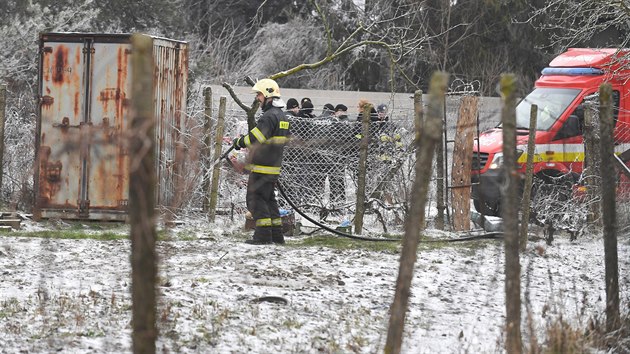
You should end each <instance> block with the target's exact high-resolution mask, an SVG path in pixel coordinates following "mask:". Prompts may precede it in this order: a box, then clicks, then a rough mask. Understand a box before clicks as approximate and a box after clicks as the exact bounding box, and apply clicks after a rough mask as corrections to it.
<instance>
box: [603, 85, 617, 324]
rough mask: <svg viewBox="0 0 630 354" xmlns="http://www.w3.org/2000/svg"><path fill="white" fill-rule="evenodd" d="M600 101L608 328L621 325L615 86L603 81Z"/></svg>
mask: <svg viewBox="0 0 630 354" xmlns="http://www.w3.org/2000/svg"><path fill="white" fill-rule="evenodd" d="M599 100H600V101H599V102H600V112H601V113H600V120H601V125H600V129H601V132H600V139H601V151H600V158H601V163H602V164H601V168H600V169H599V171H600V173H601V178H602V218H603V221H604V259H605V262H606V331H608V332H612V331H614V330H616V329H617V328H619V325H620V317H619V267H618V262H617V215H616V210H615V194H616V188H617V181H616V176H617V171H615V167H614V161H613V158H614V156H613V154H614V153H615V151H614V141H613V129H614V122H613V113H612V86H611V85H610V84H602V85H601V86H600V88H599Z"/></svg>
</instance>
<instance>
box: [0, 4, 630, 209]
mask: <svg viewBox="0 0 630 354" xmlns="http://www.w3.org/2000/svg"><path fill="white" fill-rule="evenodd" d="M629 19H630V10H629V4H628V2H627V1H625V0H622V1H572V0H553V1H541V0H534V1H524V0H469V1H457V0H426V1H417V0H364V1H360V0H319V1H315V0H264V1H263V0H258V1H252V0H140V1H132V2H131V1H126V0H103V1H94V0H79V1H76V0H72V1H71V0H28V1H23V0H0V33H1V34H2V36H0V84H5V85H6V86H7V108H6V110H7V114H6V126H7V128H6V129H7V131H5V143H6V146H7V150H6V152H5V161H4V163H5V165H7V164H9V165H10V166H8V167H5V171H6V169H7V168H8V169H9V170H11V171H23V172H21V173H23V175H19V173H18V174H17V175H15V174H14V175H12V176H11V179H12V180H11V181H6V182H5V183H4V184H5V186H3V190H2V199H4V200H6V199H11V200H12V204H13V205H14V206H15V207H17V208H23V209H29V205H20V204H21V203H26V204H28V202H27V201H30V200H31V198H25V196H27V195H30V189H31V186H30V184H31V183H30V181H31V172H30V171H31V164H32V161H33V158H32V156H31V155H32V146H34V136H33V135H34V134H33V129H34V127H35V122H36V107H37V99H36V98H37V62H38V34H39V33H42V32H98V33H132V32H143V33H147V34H151V35H157V36H163V37H167V38H173V39H178V40H184V41H187V42H189V44H190V46H189V48H190V52H189V85H191V87H196V88H199V87H202V86H204V85H210V84H221V83H223V82H227V83H230V84H232V85H243V84H245V83H244V80H243V79H244V77H245V76H251V77H252V78H254V79H257V78H263V77H268V76H270V75H272V74H276V73H280V72H283V71H285V70H289V69H292V68H294V69H295V68H297V70H291V71H289V72H287V75H286V76H283V77H280V78H279V79H278V82H279V84H280V86H281V87H285V88H306V89H320V90H347V91H385V92H389V91H391V92H414V91H415V90H417V89H423V90H426V89H427V85H428V80H429V77H430V74H431V73H432V72H433V71H435V70H444V71H446V72H448V73H449V74H450V79H451V80H459V81H460V82H465V83H470V84H472V85H473V86H474V87H475V90H476V91H478V92H479V94H481V95H484V96H496V95H497V92H496V85H497V82H498V78H499V76H500V75H501V73H505V72H511V73H514V74H515V75H516V77H517V79H518V83H519V87H520V93H521V94H524V93H526V92H527V91H529V90H530V89H531V87H532V85H533V82H534V80H536V78H537V77H538V76H539V73H540V70H541V69H542V68H544V67H545V65H546V64H547V63H548V62H549V60H550V59H551V58H552V57H553V56H555V55H557V54H558V53H559V52H561V51H563V50H564V49H566V48H567V47H579V46H585V47H625V46H626V45H627V41H628V38H629V36H628V34H629V32H630V26H629V25H628V21H629ZM188 92H189V94H194V93H195V92H197V93H198V92H200V91H199V89H192V90H188ZM24 155H28V156H24ZM7 182H8V183H7Z"/></svg>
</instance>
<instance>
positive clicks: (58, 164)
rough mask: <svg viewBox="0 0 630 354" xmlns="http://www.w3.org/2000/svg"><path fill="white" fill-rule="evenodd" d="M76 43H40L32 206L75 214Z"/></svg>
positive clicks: (81, 84)
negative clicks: (36, 167) (38, 108)
mask: <svg viewBox="0 0 630 354" xmlns="http://www.w3.org/2000/svg"><path fill="white" fill-rule="evenodd" d="M82 49H83V46H82V44H81V43H60V42H47V43H44V45H43V47H42V53H41V62H40V65H41V67H40V70H41V73H40V74H41V76H40V90H41V91H40V93H39V94H40V98H41V100H40V122H39V123H40V125H39V131H38V133H39V141H38V143H39V144H38V146H39V151H38V152H37V155H38V162H39V164H38V165H39V166H38V175H36V176H35V177H36V179H37V183H38V191H37V201H36V205H37V206H38V207H39V208H54V209H64V210H71V211H72V210H75V209H77V204H78V201H79V199H80V183H81V150H80V149H79V148H78V147H79V145H80V136H81V132H80V130H81V129H80V127H81V121H82V116H83V114H84V108H85V107H84V101H83V98H84V91H85V78H84V75H83V73H84V64H85V63H84V58H83V51H82Z"/></svg>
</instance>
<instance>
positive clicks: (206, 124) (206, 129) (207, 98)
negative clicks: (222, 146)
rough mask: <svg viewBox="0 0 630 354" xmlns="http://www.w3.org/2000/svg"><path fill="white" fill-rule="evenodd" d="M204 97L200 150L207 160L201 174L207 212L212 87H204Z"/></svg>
mask: <svg viewBox="0 0 630 354" xmlns="http://www.w3.org/2000/svg"><path fill="white" fill-rule="evenodd" d="M203 97H204V120H203V133H204V139H203V149H202V150H201V154H202V156H201V160H202V161H207V165H206V168H205V169H204V170H205V173H204V174H203V176H204V177H203V186H202V190H203V212H204V213H208V211H209V208H210V178H209V176H208V174H209V173H210V171H209V169H210V168H211V167H212V166H210V164H211V163H212V159H211V156H210V153H211V151H212V149H211V148H210V144H212V138H211V134H212V88H210V87H206V88H205V89H204V90H203Z"/></svg>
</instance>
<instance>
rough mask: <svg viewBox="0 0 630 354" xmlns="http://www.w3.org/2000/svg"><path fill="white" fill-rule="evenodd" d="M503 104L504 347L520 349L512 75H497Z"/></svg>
mask: <svg viewBox="0 0 630 354" xmlns="http://www.w3.org/2000/svg"><path fill="white" fill-rule="evenodd" d="M501 97H502V100H503V105H502V106H503V107H502V111H501V120H502V122H503V169H504V175H505V183H506V185H505V186H504V187H503V188H502V191H501V192H502V194H503V202H502V208H501V212H502V216H503V230H504V231H503V232H504V238H505V332H506V335H505V350H506V351H507V353H508V354H517V353H519V354H520V353H521V352H522V350H523V347H522V340H521V278H520V275H521V264H520V260H519V237H518V206H519V200H518V199H519V198H518V185H519V180H518V179H519V177H518V173H517V171H516V110H515V107H516V77H515V76H514V75H512V74H503V75H502V76H501Z"/></svg>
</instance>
